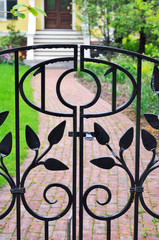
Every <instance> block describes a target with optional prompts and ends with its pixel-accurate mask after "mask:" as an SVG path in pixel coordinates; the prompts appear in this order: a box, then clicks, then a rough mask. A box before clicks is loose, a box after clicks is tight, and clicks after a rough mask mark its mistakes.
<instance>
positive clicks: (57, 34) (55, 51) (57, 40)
mask: <svg viewBox="0 0 159 240" xmlns="http://www.w3.org/2000/svg"><path fill="white" fill-rule="evenodd" d="M34 44H35V45H38V44H40V45H41V44H42V45H43V44H70V45H71V44H77V45H82V44H84V40H83V36H82V35H81V32H79V31H73V30H44V31H37V32H36V34H35V37H34ZM71 56H74V52H73V49H69V48H52V49H37V50H35V51H34V58H35V59H36V60H47V59H50V58H61V57H71Z"/></svg>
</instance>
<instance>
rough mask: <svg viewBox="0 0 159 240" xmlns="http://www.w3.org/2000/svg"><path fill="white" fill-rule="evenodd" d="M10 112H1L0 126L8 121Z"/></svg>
mask: <svg viewBox="0 0 159 240" xmlns="http://www.w3.org/2000/svg"><path fill="white" fill-rule="evenodd" d="M8 113H9V112H8V111H5V112H1V113H0V126H1V125H2V123H3V122H4V121H5V120H6V118H7V116H8Z"/></svg>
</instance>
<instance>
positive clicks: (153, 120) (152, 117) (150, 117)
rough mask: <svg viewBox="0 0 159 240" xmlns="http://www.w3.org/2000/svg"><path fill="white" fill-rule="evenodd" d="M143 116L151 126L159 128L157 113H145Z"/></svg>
mask: <svg viewBox="0 0 159 240" xmlns="http://www.w3.org/2000/svg"><path fill="white" fill-rule="evenodd" d="M144 116H145V118H146V120H147V122H148V123H149V124H150V126H151V127H153V128H155V129H159V116H158V115H156V114H151V113H145V114H144Z"/></svg>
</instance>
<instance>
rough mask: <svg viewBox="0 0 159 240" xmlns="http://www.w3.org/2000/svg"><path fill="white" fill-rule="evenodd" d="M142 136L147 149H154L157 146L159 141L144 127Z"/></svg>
mask: <svg viewBox="0 0 159 240" xmlns="http://www.w3.org/2000/svg"><path fill="white" fill-rule="evenodd" d="M141 137H142V142H143V145H144V147H145V148H146V150H148V151H153V150H154V149H155V148H156V147H157V141H156V139H155V137H154V136H153V135H151V134H150V133H149V132H147V131H146V130H144V129H142V132H141Z"/></svg>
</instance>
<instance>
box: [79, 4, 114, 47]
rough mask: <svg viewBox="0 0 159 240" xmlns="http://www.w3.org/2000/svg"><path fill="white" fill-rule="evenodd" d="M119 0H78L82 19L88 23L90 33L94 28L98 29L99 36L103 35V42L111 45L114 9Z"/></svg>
mask: <svg viewBox="0 0 159 240" xmlns="http://www.w3.org/2000/svg"><path fill="white" fill-rule="evenodd" d="M117 2H118V1H115V0H112V1H110V0H76V3H77V4H78V6H79V8H80V15H79V17H80V19H81V21H82V22H84V23H85V24H87V26H88V30H89V33H90V34H91V30H92V29H93V28H96V29H98V31H96V32H98V36H102V37H103V43H104V44H106V45H107V46H109V45H110V42H111V37H112V31H111V26H110V23H111V18H112V14H111V12H112V10H113V8H114V7H115V5H116V3H117Z"/></svg>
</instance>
